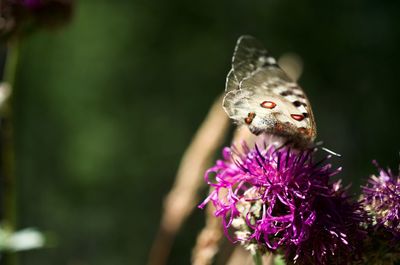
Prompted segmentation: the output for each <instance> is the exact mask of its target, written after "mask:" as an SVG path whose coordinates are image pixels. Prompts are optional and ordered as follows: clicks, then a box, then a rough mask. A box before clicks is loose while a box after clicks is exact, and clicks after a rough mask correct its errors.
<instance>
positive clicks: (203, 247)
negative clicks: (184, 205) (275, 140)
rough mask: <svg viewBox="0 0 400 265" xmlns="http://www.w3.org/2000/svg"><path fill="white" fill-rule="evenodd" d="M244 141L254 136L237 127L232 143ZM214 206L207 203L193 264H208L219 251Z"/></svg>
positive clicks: (220, 231)
mask: <svg viewBox="0 0 400 265" xmlns="http://www.w3.org/2000/svg"><path fill="white" fill-rule="evenodd" d="M242 141H246V142H247V143H250V145H251V144H252V142H254V141H255V136H254V135H253V134H251V133H250V131H249V130H248V129H247V128H238V129H237V130H236V132H235V135H234V137H233V141H232V143H233V144H235V145H236V146H237V148H240V146H241V142H242ZM213 213H214V207H213V206H212V205H207V212H206V225H205V227H204V228H203V230H201V232H200V234H199V235H198V237H197V240H196V245H195V247H194V249H193V256H192V264H193V265H210V264H211V263H212V261H213V259H214V256H215V254H216V253H217V252H218V251H219V247H220V241H221V238H222V235H223V229H222V224H221V219H220V218H216V217H215V216H214V214H213Z"/></svg>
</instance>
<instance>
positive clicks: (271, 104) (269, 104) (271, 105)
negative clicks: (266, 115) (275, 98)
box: [260, 101, 276, 109]
mask: <svg viewBox="0 0 400 265" xmlns="http://www.w3.org/2000/svg"><path fill="white" fill-rule="evenodd" d="M260 106H261V107H263V108H266V109H273V108H275V107H276V103H275V102H272V101H263V102H262V103H261V104H260Z"/></svg>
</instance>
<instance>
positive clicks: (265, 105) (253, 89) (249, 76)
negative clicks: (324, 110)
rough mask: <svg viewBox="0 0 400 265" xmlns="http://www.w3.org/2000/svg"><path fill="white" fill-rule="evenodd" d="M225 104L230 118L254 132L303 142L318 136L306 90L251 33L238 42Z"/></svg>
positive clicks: (228, 81)
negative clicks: (290, 76)
mask: <svg viewBox="0 0 400 265" xmlns="http://www.w3.org/2000/svg"><path fill="white" fill-rule="evenodd" d="M223 107H224V109H225V111H226V112H227V114H228V115H229V117H230V118H231V119H233V120H235V121H236V122H237V123H238V124H246V125H248V127H249V129H250V130H251V131H252V132H253V133H255V134H260V133H263V132H265V133H272V134H277V135H281V136H285V137H287V138H289V139H290V140H293V141H296V142H304V143H308V142H311V141H313V140H314V139H315V136H316V126H315V122H314V117H313V114H312V110H311V107H310V104H309V101H308V99H307V97H306V95H305V94H304V91H303V90H302V89H301V88H300V87H299V86H298V85H297V84H296V83H295V82H293V81H292V80H291V79H290V78H289V77H288V76H287V74H286V73H285V72H284V71H283V70H282V69H281V68H280V67H279V66H278V65H277V64H276V61H275V59H274V58H272V57H271V56H269V54H268V52H267V51H266V50H265V49H264V48H263V47H262V45H261V44H260V43H259V42H258V41H257V40H256V39H254V38H253V37H251V36H242V37H240V38H239V40H238V42H237V45H236V48H235V52H234V56H233V60H232V69H231V71H230V72H229V74H228V76H227V81H226V89H225V98H224V102H223Z"/></svg>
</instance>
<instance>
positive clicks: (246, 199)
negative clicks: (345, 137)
mask: <svg viewBox="0 0 400 265" xmlns="http://www.w3.org/2000/svg"><path fill="white" fill-rule="evenodd" d="M261 146H262V148H260V145H256V146H255V147H254V148H253V149H250V148H249V147H248V146H247V145H246V144H243V146H242V149H243V150H242V151H239V150H238V149H237V148H235V147H232V148H225V149H224V150H223V158H224V159H223V160H218V161H217V162H216V164H215V166H213V167H212V168H210V169H209V170H208V171H207V172H206V174H205V179H206V181H207V183H208V184H209V185H210V186H211V187H213V188H214V189H213V190H212V191H211V193H210V195H209V196H208V197H207V198H206V200H205V201H204V202H203V203H202V204H201V205H200V206H199V207H200V208H203V207H204V206H205V205H206V204H207V203H208V202H210V201H211V202H212V203H213V205H214V206H215V208H216V210H215V215H216V216H217V217H221V218H222V221H223V224H224V229H225V234H226V235H227V236H228V238H230V237H231V236H230V233H229V231H230V230H231V229H232V228H233V230H234V231H235V237H234V238H233V240H234V241H239V242H241V243H243V244H244V245H246V247H247V248H248V249H250V250H252V251H255V250H257V249H261V250H268V251H272V252H274V251H280V252H283V253H284V254H285V256H286V259H287V262H288V263H296V264H310V263H312V264H347V262H348V261H350V260H351V259H352V258H353V257H354V251H355V249H356V246H357V244H352V243H353V242H354V241H355V240H358V239H359V238H360V237H361V232H359V231H360V230H359V229H358V226H359V223H360V222H361V221H362V220H363V219H362V215H361V214H360V213H359V212H358V208H359V207H358V204H354V203H351V202H350V200H349V198H348V197H347V196H346V195H345V192H344V190H343V189H342V188H341V187H340V185H339V183H333V184H331V183H330V178H331V176H333V175H335V174H337V173H338V172H339V171H340V168H339V169H332V166H331V164H327V163H325V162H326V160H327V159H328V158H329V156H327V157H325V158H323V159H322V160H321V161H318V162H314V159H313V153H314V151H315V150H311V149H309V150H303V151H299V150H295V149H292V148H290V147H289V146H283V147H280V148H277V147H276V146H274V145H267V144H266V143H263V144H262V145H261ZM213 174H215V177H214V178H212V175H213Z"/></svg>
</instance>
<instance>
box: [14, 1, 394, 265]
mask: <svg viewBox="0 0 400 265" xmlns="http://www.w3.org/2000/svg"><path fill="white" fill-rule="evenodd" d="M399 11H400V4H399V2H396V1H378V0H375V1H348V0H339V1H335V2H328V1H311V0H310V1H287V0H279V1H278V0H264V1H261V0H260V1H245V0H230V1H212V0H206V1H179V0H175V1H162V0H158V1H143V0H142V1H139V0H135V1H128V0H126V1H123V0H119V1H105V0H82V1H78V2H77V6H76V10H75V15H74V18H73V20H72V22H71V23H70V24H69V25H68V26H67V27H66V28H63V29H62V30H59V31H56V32H48V31H40V32H37V33H36V34H33V35H31V36H30V37H29V38H27V39H26V40H25V42H24V43H23V46H22V54H21V64H20V67H19V69H18V79H17V84H16V89H17V93H16V98H15V99H16V117H15V118H16V145H17V177H18V191H19V194H18V200H19V208H18V212H19V224H18V226H19V227H21V228H23V227H32V226H33V227H37V228H40V229H41V230H43V231H46V232H51V233H52V234H53V237H54V239H55V240H56V243H57V244H56V246H55V247H53V248H46V249H42V250H34V251H29V252H24V253H21V254H20V257H21V258H20V260H21V264H29V265H43V264H66V265H86V264H88V265H89V264H95V265H111V264H112V265H119V264H121V265H122V264H145V261H146V259H147V255H148V251H149V248H150V245H151V242H152V240H153V238H154V236H155V233H156V230H157V226H158V224H159V218H160V215H161V212H160V211H161V206H162V200H163V198H164V196H165V195H166V193H167V191H168V190H169V189H170V187H171V185H172V183H173V180H174V176H175V172H176V170H177V167H178V164H179V160H180V158H181V156H182V154H183V152H184V150H185V148H186V147H187V145H188V144H189V143H190V140H191V137H192V136H193V134H194V133H195V132H196V129H197V128H198V126H199V125H200V123H201V121H202V120H203V118H204V116H205V115H206V113H207V111H208V108H209V107H210V105H211V104H212V102H213V100H214V99H215V98H216V97H217V96H218V95H219V94H221V92H222V91H223V89H224V82H225V76H226V73H227V72H228V70H229V68H230V60H231V55H232V52H233V47H234V44H235V42H236V39H237V38H238V37H239V36H240V35H242V34H251V35H254V36H256V37H257V38H259V39H260V40H261V41H262V42H263V43H264V44H265V45H266V47H268V49H269V50H270V51H271V52H272V53H273V54H274V55H275V56H276V57H279V56H280V55H282V54H283V53H285V52H295V53H297V54H298V55H300V56H301V58H302V59H303V61H304V73H303V76H302V77H301V79H300V81H299V82H300V84H301V85H302V87H303V88H304V89H305V91H306V93H307V95H308V96H309V98H310V101H311V102H312V106H313V110H314V114H315V116H316V122H317V126H318V133H319V137H318V139H319V140H323V141H324V143H325V146H326V147H328V148H330V149H333V150H335V151H336V152H338V153H341V154H342V155H343V157H342V158H341V159H335V160H336V161H338V164H340V165H343V167H344V171H343V173H342V174H341V177H342V178H343V179H344V182H345V183H346V184H347V183H350V182H353V191H354V192H357V191H359V185H360V183H362V181H363V180H364V179H365V178H366V177H367V176H368V175H369V174H370V173H374V172H376V169H375V168H374V167H373V166H372V164H371V160H372V159H377V160H378V161H379V162H380V164H382V165H384V166H386V165H389V166H391V167H394V168H396V167H397V164H398V161H399V156H398V151H399V141H398V136H399V129H400V124H399V114H400V111H399V101H400V87H399V81H398V76H399V71H400V67H399V62H400V49H399V48H398V45H399V43H400V30H399V29H400V16H399ZM227 141H228V139H227ZM203 219H204V217H203V213H202V212H201V211H200V210H196V211H195V213H194V214H193V216H191V217H190V219H189V220H188V222H187V223H186V224H185V226H184V227H183V229H182V231H181V233H180V234H179V236H178V238H177V239H176V243H175V245H174V247H173V249H172V253H171V257H170V260H169V264H189V260H190V254H191V249H192V246H193V245H194V242H195V237H196V233H197V232H198V231H199V229H200V228H201V226H202V224H203Z"/></svg>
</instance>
